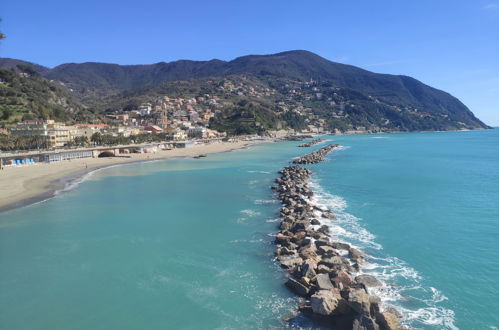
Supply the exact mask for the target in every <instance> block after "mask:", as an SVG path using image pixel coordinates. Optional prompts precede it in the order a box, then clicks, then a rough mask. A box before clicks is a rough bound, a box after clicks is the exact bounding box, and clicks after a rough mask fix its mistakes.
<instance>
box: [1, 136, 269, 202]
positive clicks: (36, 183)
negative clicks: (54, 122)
mask: <svg viewBox="0 0 499 330" xmlns="http://www.w3.org/2000/svg"><path fill="white" fill-rule="evenodd" d="M262 142H265V141H239V142H216V143H211V144H204V145H194V146H191V147H188V148H182V149H173V150H160V151H158V152H156V153H152V154H131V155H130V157H129V158H128V157H126V158H125V157H106V158H84V159H77V160H70V161H69V160H66V161H60V162H54V163H38V164H34V165H26V166H12V167H6V168H4V169H3V170H1V171H0V212H2V211H6V210H10V209H14V208H17V207H21V206H24V205H28V204H32V203H35V202H38V201H41V200H44V199H47V198H50V197H52V196H53V194H54V192H55V191H57V190H59V189H62V188H64V185H65V183H66V182H67V181H70V180H74V179H76V178H78V177H81V176H82V175H84V174H85V173H88V172H90V171H92V170H95V169H98V168H103V167H107V166H112V165H117V164H125V163H131V162H139V161H147V160H155V159H168V158H174V157H193V156H196V155H199V154H213V153H219V152H227V151H231V150H236V149H240V148H243V147H245V146H249V145H254V144H259V143H262Z"/></svg>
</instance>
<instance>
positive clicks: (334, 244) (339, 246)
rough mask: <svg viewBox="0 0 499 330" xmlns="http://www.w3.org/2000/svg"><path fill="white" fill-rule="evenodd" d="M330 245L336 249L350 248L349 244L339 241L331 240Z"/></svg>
mask: <svg viewBox="0 0 499 330" xmlns="http://www.w3.org/2000/svg"><path fill="white" fill-rule="evenodd" d="M330 245H331V246H332V247H333V248H335V249H337V250H350V245H348V244H346V243H340V242H332V243H330Z"/></svg>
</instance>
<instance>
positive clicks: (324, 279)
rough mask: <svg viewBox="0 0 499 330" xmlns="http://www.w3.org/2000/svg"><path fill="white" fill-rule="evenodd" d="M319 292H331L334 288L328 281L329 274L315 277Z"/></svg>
mask: <svg viewBox="0 0 499 330" xmlns="http://www.w3.org/2000/svg"><path fill="white" fill-rule="evenodd" d="M315 281H316V282H317V287H318V288H319V290H331V289H333V288H334V286H333V283H331V280H330V279H329V274H319V275H317V276H316V277H315Z"/></svg>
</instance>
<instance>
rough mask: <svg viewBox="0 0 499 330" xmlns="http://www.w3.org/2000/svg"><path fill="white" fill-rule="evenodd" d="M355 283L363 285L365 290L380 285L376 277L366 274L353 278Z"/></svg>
mask: <svg viewBox="0 0 499 330" xmlns="http://www.w3.org/2000/svg"><path fill="white" fill-rule="evenodd" d="M355 282H357V283H360V284H363V285H364V286H365V287H366V288H373V287H377V286H381V285H382V283H381V282H380V281H379V280H378V279H377V278H376V277H374V276H372V275H367V274H364V275H359V276H357V277H356V278H355Z"/></svg>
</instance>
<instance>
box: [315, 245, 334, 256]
mask: <svg viewBox="0 0 499 330" xmlns="http://www.w3.org/2000/svg"><path fill="white" fill-rule="evenodd" d="M317 252H319V254H322V255H329V256H333V255H334V254H335V253H336V252H335V250H334V249H333V248H332V247H330V246H328V245H322V246H319V247H318V248H317Z"/></svg>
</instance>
